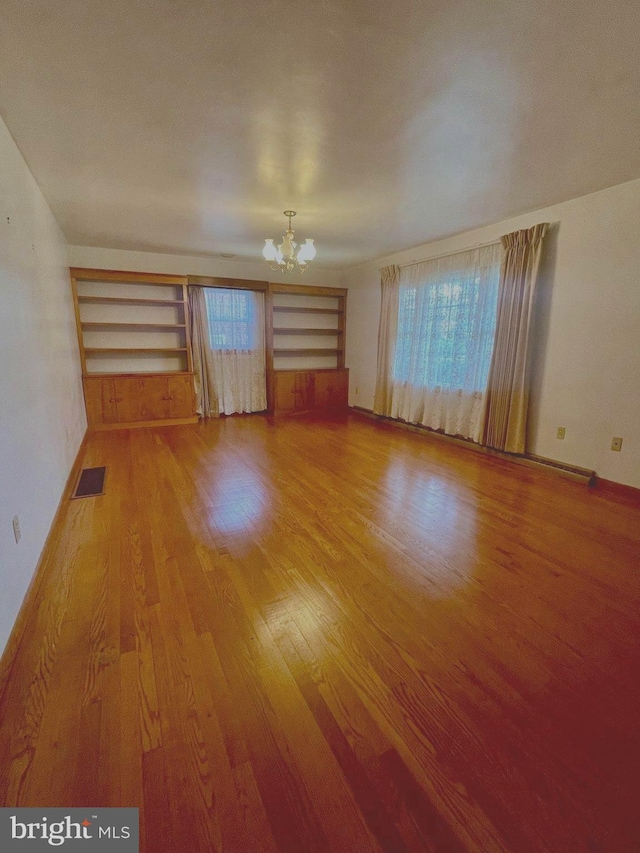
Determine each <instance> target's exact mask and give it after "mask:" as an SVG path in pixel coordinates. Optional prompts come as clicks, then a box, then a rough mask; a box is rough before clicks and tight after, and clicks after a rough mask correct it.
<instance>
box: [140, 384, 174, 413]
mask: <svg viewBox="0 0 640 853" xmlns="http://www.w3.org/2000/svg"><path fill="white" fill-rule="evenodd" d="M138 401H139V406H140V418H139V419H140V420H141V421H159V420H164V419H166V418H168V417H170V415H169V391H168V389H167V379H166V377H165V376H144V377H141V378H140V379H138Z"/></svg>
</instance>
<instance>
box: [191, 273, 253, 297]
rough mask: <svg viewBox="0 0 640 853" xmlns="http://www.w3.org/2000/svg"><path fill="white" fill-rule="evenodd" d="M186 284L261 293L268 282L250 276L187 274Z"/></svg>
mask: <svg viewBox="0 0 640 853" xmlns="http://www.w3.org/2000/svg"><path fill="white" fill-rule="evenodd" d="M187 281H188V284H189V285H190V286H191V287H224V288H226V289H234V288H235V289H237V290H260V291H262V292H263V293H264V292H266V291H267V290H268V289H269V282H267V281H258V280H255V281H254V280H253V279H250V278H223V277H221V276H217V275H214V276H210V275H189V276H187Z"/></svg>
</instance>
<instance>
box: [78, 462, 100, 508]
mask: <svg viewBox="0 0 640 853" xmlns="http://www.w3.org/2000/svg"><path fill="white" fill-rule="evenodd" d="M106 473H107V469H106V466H104V465H103V466H102V467H101V468H83V469H82V471H81V473H80V477H79V478H78V483H77V485H76V488H75V491H74V493H73V494H72V495H71V500H72V501H73V500H76V498H95V497H98V496H99V495H103V494H104V481H105V476H106Z"/></svg>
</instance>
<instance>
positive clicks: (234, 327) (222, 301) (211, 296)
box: [204, 287, 256, 350]
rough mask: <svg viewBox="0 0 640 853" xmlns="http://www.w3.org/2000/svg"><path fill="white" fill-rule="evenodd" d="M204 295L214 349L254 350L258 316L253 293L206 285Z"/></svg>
mask: <svg viewBox="0 0 640 853" xmlns="http://www.w3.org/2000/svg"><path fill="white" fill-rule="evenodd" d="M204 294H205V300H206V303H207V319H208V322H209V342H210V344H211V349H218V350H251V349H254V348H255V347H256V340H255V337H256V315H255V299H254V294H253V292H252V291H250V290H237V289H233V290H227V289H225V288H221V287H207V288H205V291H204Z"/></svg>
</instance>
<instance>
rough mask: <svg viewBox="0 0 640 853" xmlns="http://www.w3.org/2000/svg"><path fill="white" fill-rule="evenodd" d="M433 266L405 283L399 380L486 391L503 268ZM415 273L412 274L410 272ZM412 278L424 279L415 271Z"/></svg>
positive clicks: (397, 366)
mask: <svg viewBox="0 0 640 853" xmlns="http://www.w3.org/2000/svg"><path fill="white" fill-rule="evenodd" d="M443 266H445V270H444V271H443V270H442V269H438V268H437V267H435V268H434V269H433V270H429V268H427V270H426V271H425V273H424V274H423V275H422V280H418V282H417V283H414V281H410V282H408V283H402V280H401V285H400V293H399V310H398V333H397V341H396V351H395V359H394V367H393V376H394V379H396V380H399V381H401V382H409V383H411V384H412V385H416V386H422V387H427V388H443V389H464V390H466V391H483V390H484V389H485V387H486V383H487V377H488V373H489V365H490V362H491V353H492V349H493V338H494V333H495V325H496V310H497V296H498V278H499V268H498V266H497V264H495V265H492V266H491V267H482V266H481V267H479V268H474V267H471V268H463V269H453V270H452V269H446V265H443ZM408 277H409V276H408ZM411 277H412V278H413V279H414V280H415V279H416V278H418V279H420V274H419V273H417V272H415V271H413V272H412V273H411Z"/></svg>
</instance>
